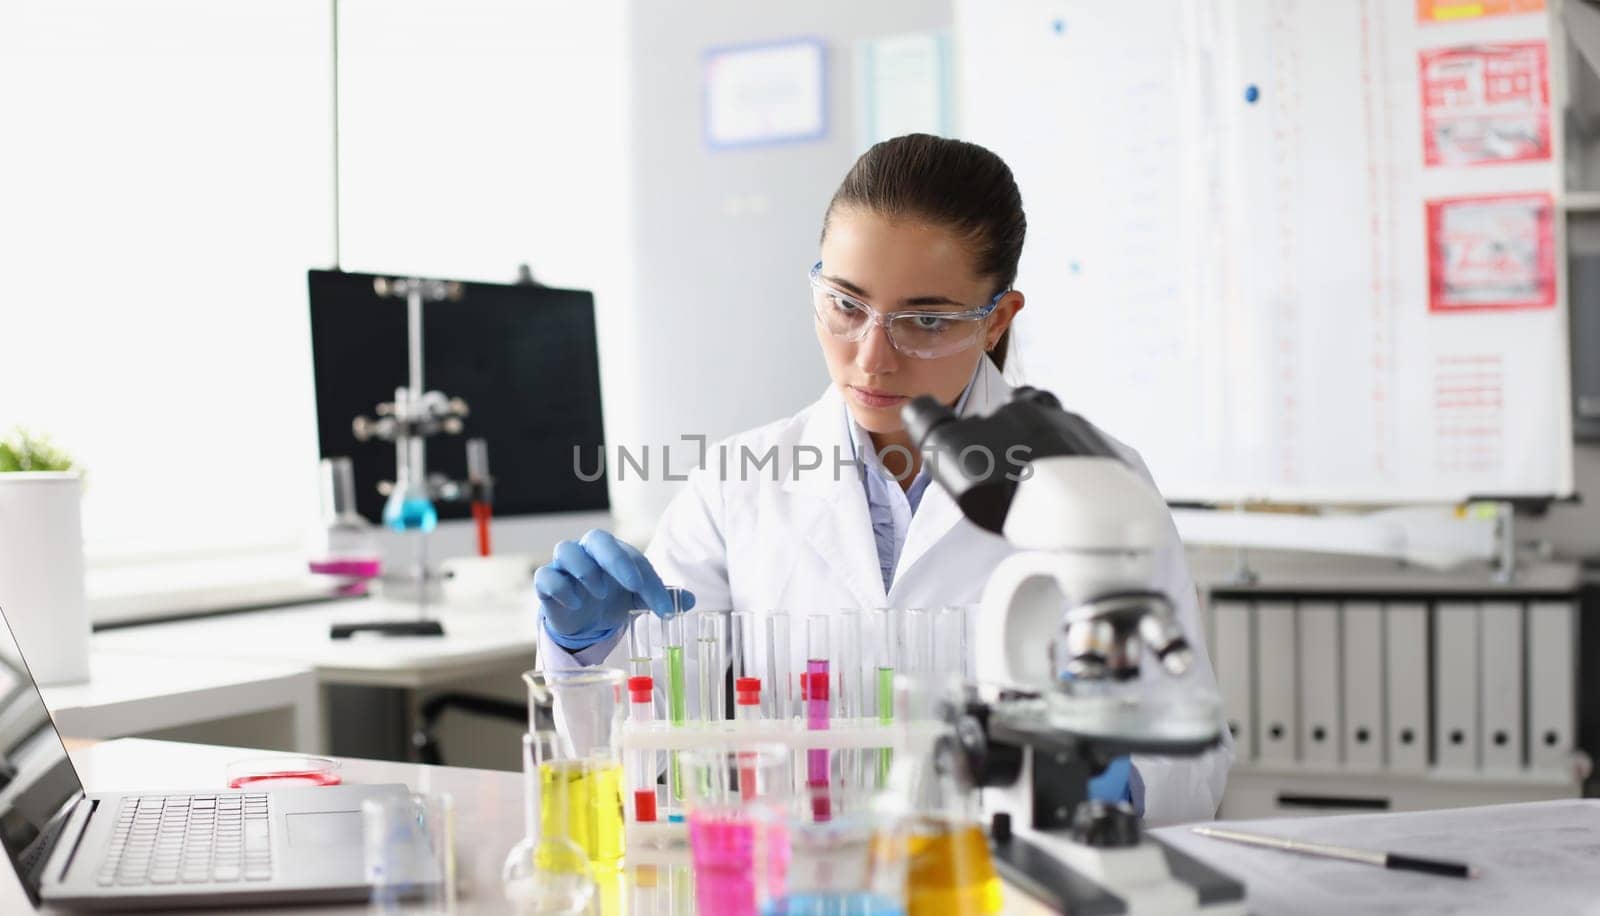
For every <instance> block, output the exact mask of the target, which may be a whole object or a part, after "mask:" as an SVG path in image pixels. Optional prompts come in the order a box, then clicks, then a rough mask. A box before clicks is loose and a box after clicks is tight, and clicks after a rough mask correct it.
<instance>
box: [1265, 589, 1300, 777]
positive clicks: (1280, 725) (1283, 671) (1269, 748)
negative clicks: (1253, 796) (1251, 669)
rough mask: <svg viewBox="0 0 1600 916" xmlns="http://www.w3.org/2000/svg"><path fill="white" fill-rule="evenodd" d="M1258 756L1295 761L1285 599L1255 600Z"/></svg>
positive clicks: (1289, 618) (1290, 624) (1291, 610)
mask: <svg viewBox="0 0 1600 916" xmlns="http://www.w3.org/2000/svg"><path fill="white" fill-rule="evenodd" d="M1255 616H1256V641H1255V656H1256V676H1257V680H1256V690H1257V693H1256V699H1257V702H1256V728H1257V734H1258V736H1259V737H1260V743H1259V744H1258V746H1257V747H1258V750H1257V756H1258V757H1259V758H1260V760H1261V762H1262V763H1294V762H1295V760H1296V759H1297V758H1298V756H1299V755H1298V753H1297V750H1296V747H1295V743H1296V739H1297V738H1298V737H1299V720H1298V717H1297V715H1296V711H1297V697H1296V695H1295V687H1296V683H1295V680H1296V679H1295V670H1294V669H1295V650H1296V646H1295V637H1294V627H1295V607H1294V605H1293V604H1292V603H1290V602H1287V601H1260V602H1257V603H1256V607H1255Z"/></svg>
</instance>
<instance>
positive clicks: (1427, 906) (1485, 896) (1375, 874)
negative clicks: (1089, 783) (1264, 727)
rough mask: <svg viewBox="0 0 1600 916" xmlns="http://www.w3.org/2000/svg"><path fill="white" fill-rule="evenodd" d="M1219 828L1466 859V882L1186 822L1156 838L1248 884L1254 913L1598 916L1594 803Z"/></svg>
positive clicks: (1599, 815)
mask: <svg viewBox="0 0 1600 916" xmlns="http://www.w3.org/2000/svg"><path fill="white" fill-rule="evenodd" d="M1226 826H1227V827H1229V828H1231V829H1236V830H1243V831H1248V832H1252V833H1263V834H1272V835H1274V836H1286V837H1293V838H1295V839H1302V840H1313V841H1318V842H1324V843H1335V844H1342V845H1347V846H1356V847H1360V848H1363V849H1379V850H1384V851H1387V852H1410V853H1417V854H1420V855H1433V856H1438V857H1440V858H1446V859H1454V860H1458V861H1464V862H1467V863H1468V864H1471V865H1475V866H1477V867H1478V869H1479V871H1480V872H1481V876H1480V877H1478V878H1474V879H1468V880H1461V879H1459V878H1440V877H1435V876H1432V875H1424V874H1418V873H1415V872H1404V871H1392V870H1389V869H1383V868H1377V867H1374V866H1370V865H1358V864H1354V863H1346V862H1338V861H1334V860H1330V859H1323V858H1317V857H1312V856H1306V855H1300V854H1297V853H1289V852H1281V851H1278V850H1272V849H1258V848H1255V847H1251V846H1243V845H1240V844H1238V843H1229V842H1226V841H1223V840H1216V839H1210V838H1208V837H1202V836H1199V835H1197V834H1194V833H1191V832H1190V830H1189V828H1188V827H1165V828H1162V829H1159V830H1155V831H1152V833H1153V834H1154V835H1155V836H1158V837H1160V838H1161V839H1163V840H1165V841H1167V842H1168V843H1171V844H1172V845H1174V846H1177V847H1178V848H1180V849H1182V850H1184V851H1185V852H1188V853H1191V854H1193V855H1195V856H1197V857H1199V858H1201V859H1203V860H1204V861H1206V862H1207V863H1209V864H1211V865H1214V866H1216V867H1217V868H1219V869H1222V870H1224V871H1226V872H1227V873H1228V874H1230V875H1232V876H1233V877H1235V878H1238V879H1240V880H1242V881H1243V882H1244V883H1245V887H1246V895H1247V898H1246V899H1247V901H1248V904H1249V908H1250V912H1252V913H1255V914H1259V916H1274V914H1279V913H1293V914H1296V916H1315V914H1322V913H1326V914H1340V916H1343V914H1347V913H1369V914H1395V916H1399V914H1408V916H1409V914H1432V916H1473V914H1486V916H1487V914H1505V913H1524V914H1533V913H1538V914H1541V916H1550V914H1561V913H1573V914H1590V916H1600V801H1589V800H1577V799H1574V800H1562V801H1551V802H1534V803H1530V804H1520V805H1493V806H1487V807H1482V808H1456V809H1450V810H1445V811H1423V812H1415V813H1406V814H1368V815H1350V816H1338V817H1317V818H1293V819H1283V820H1262V821H1229V822H1228V823H1227V824H1226Z"/></svg>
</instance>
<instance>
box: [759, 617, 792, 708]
mask: <svg viewBox="0 0 1600 916" xmlns="http://www.w3.org/2000/svg"><path fill="white" fill-rule="evenodd" d="M790 626H791V624H790V620H789V615H788V614H787V613H785V612H783V611H773V612H772V613H770V614H768V615H767V689H766V690H765V691H764V693H765V694H766V695H767V711H768V713H769V715H770V716H771V718H774V719H789V718H792V717H793V716H795V715H796V714H797V710H796V709H795V708H794V703H793V697H794V671H793V668H792V665H793V662H794V659H793V657H792V656H791V655H790V654H789V646H790V636H791V635H792V632H791V630H790Z"/></svg>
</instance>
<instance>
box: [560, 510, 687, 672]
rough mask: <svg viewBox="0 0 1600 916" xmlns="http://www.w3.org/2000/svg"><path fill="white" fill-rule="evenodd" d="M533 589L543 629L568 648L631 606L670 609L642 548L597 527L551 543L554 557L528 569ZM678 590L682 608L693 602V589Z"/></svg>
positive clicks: (610, 626) (599, 634)
mask: <svg viewBox="0 0 1600 916" xmlns="http://www.w3.org/2000/svg"><path fill="white" fill-rule="evenodd" d="M533 589H534V592H535V593H536V594H538V596H539V610H540V612H541V614H542V616H543V617H544V628H545V632H547V633H549V634H550V638H551V639H552V640H554V641H555V643H556V645H558V646H561V647H562V648H563V649H566V650H568V651H573V652H575V651H577V650H579V649H587V648H588V647H590V646H592V645H594V644H595V643H597V642H601V641H602V640H605V639H608V638H609V637H610V636H611V635H612V634H614V633H616V632H617V631H618V630H620V629H621V628H622V627H624V626H626V625H627V623H628V612H629V611H631V610H633V609H634V608H649V609H650V610H652V611H654V612H655V613H656V614H657V615H670V614H671V613H672V595H671V594H669V593H668V591H667V588H666V586H664V585H662V584H661V577H660V576H658V575H656V571H655V568H654V567H652V566H651V565H650V561H649V560H646V559H645V558H644V554H642V553H640V552H639V551H638V550H637V549H636V548H634V546H633V545H631V544H625V543H623V542H622V541H619V540H617V539H616V537H615V536H614V535H612V534H611V532H609V531H600V530H598V529H596V530H594V531H590V532H589V533H588V534H585V535H584V536H583V538H582V539H581V540H578V541H562V542H561V543H559V544H557V545H556V549H555V557H554V558H553V559H552V560H551V561H550V562H549V563H546V564H545V565H543V566H541V567H539V569H538V571H536V572H535V573H534V574H533ZM682 594H683V597H682V599H681V600H682V605H683V609H684V610H688V609H689V608H692V607H694V595H692V594H690V593H689V592H687V591H683V592H682Z"/></svg>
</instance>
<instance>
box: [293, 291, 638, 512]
mask: <svg viewBox="0 0 1600 916" xmlns="http://www.w3.org/2000/svg"><path fill="white" fill-rule="evenodd" d="M374 279H375V275H373V274H360V273H345V272H343V271H330V270H312V271H309V272H308V273H307V285H308V287H309V290H310V300H311V350H312V359H313V368H314V372H315V376H316V396H317V441H318V445H319V447H320V449H321V453H322V456H323V457H333V456H348V457H349V458H350V460H351V463H352V466H353V468H354V470H355V480H356V509H357V511H359V512H360V513H361V515H362V516H364V517H365V518H367V519H368V520H369V521H371V522H373V523H378V522H379V521H380V520H381V518H382V515H383V504H384V497H383V496H382V494H380V493H379V492H378V489H377V487H378V483H379V481H384V480H394V477H395V455H394V445H393V444H392V443H388V442H383V441H377V440H373V441H368V442H359V441H357V440H356V437H355V433H354V432H353V431H352V429H351V421H352V420H353V419H355V417H357V416H358V415H359V416H368V417H370V416H373V410H374V408H375V407H376V405H377V404H378V403H379V402H382V401H392V400H394V392H395V389H396V388H397V387H401V386H404V385H405V384H406V382H407V378H408V369H407V344H406V303H405V300H404V299H395V298H386V297H380V296H379V295H378V294H377V293H376V292H375V291H374V289H373V280H374ZM461 286H462V295H461V297H460V299H459V300H455V301H445V302H437V303H427V304H425V305H424V306H423V321H422V324H423V348H422V349H423V357H422V362H423V374H422V378H423V384H424V386H425V387H426V388H427V389H428V390H430V391H433V390H437V391H442V392H444V393H445V394H447V395H449V396H451V397H456V398H461V399H462V400H464V401H466V402H467V405H468V407H469V408H470V410H471V414H470V416H468V417H467V419H466V430H465V432H464V433H463V434H462V435H460V436H451V435H438V436H434V437H432V438H430V439H429V440H428V444H427V467H428V473H429V474H430V475H431V474H434V473H439V474H444V475H446V476H448V477H450V478H451V479H454V480H465V479H466V472H467V468H466V439H467V438H469V437H470V438H482V439H485V440H487V442H488V445H489V466H490V473H491V474H493V476H494V511H495V514H496V515H497V516H501V517H504V516H518V515H534V514H542V513H551V512H578V511H594V510H605V509H607V508H608V507H609V503H608V500H607V495H606V482H605V479H604V477H601V478H599V479H597V480H593V481H585V480H583V479H581V478H580V477H579V476H578V474H577V473H576V472H575V464H574V454H573V450H574V448H575V447H576V448H580V449H582V456H583V457H582V462H581V464H580V465H577V466H578V467H582V468H584V469H592V468H594V467H595V466H596V457H595V450H596V449H602V448H604V442H605V440H604V434H603V429H602V423H601V412H600V360H599V351H598V348H597V346H596V339H595V321H594V296H593V295H592V294H590V293H588V292H585V291H582V290H572V289H554V288H551V287H547V286H536V285H531V284H515V285H513V284H500V283H476V282H463V283H462V284H461ZM438 510H439V517H440V518H441V519H454V518H469V517H471V510H470V507H469V506H467V504H465V503H462V502H455V503H448V502H440V503H439V504H438Z"/></svg>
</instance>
